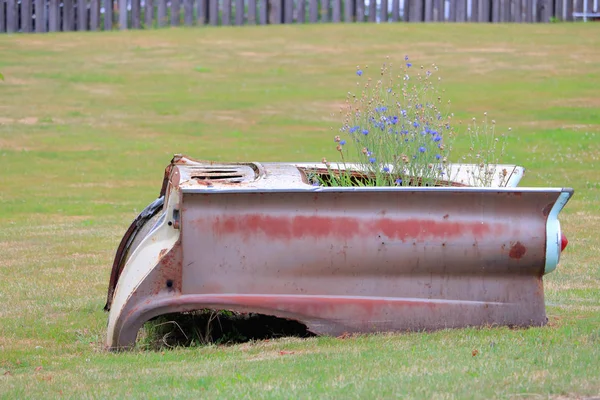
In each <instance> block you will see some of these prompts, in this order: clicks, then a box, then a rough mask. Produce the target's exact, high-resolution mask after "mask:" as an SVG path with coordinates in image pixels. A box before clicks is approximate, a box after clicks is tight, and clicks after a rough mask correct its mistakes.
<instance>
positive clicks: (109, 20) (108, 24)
mask: <svg viewBox="0 0 600 400" xmlns="http://www.w3.org/2000/svg"><path fill="white" fill-rule="evenodd" d="M52 1H53V0H50V3H52ZM102 1H103V3H102V4H103V5H104V30H105V31H110V30H112V28H113V0H102Z"/></svg>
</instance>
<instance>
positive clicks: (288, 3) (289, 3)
mask: <svg viewBox="0 0 600 400" xmlns="http://www.w3.org/2000/svg"><path fill="white" fill-rule="evenodd" d="M283 22H284V23H286V24H291V23H292V22H294V0H283Z"/></svg>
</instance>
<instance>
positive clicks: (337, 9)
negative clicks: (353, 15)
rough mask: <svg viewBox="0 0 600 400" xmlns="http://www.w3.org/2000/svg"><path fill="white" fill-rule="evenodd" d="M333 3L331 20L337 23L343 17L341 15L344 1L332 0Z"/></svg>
mask: <svg viewBox="0 0 600 400" xmlns="http://www.w3.org/2000/svg"><path fill="white" fill-rule="evenodd" d="M331 1H332V4H331V22H334V23H337V22H340V21H341V19H342V17H341V7H342V2H341V0H331Z"/></svg>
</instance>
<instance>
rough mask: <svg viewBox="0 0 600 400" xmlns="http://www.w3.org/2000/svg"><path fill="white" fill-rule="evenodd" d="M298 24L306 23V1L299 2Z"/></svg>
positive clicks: (299, 0)
mask: <svg viewBox="0 0 600 400" xmlns="http://www.w3.org/2000/svg"><path fill="white" fill-rule="evenodd" d="M296 22H297V23H299V24H303V23H304V22H306V0H298V12H297V13H296Z"/></svg>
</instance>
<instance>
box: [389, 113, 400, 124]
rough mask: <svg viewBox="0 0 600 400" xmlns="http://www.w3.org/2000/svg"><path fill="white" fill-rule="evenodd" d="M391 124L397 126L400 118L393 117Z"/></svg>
mask: <svg viewBox="0 0 600 400" xmlns="http://www.w3.org/2000/svg"><path fill="white" fill-rule="evenodd" d="M390 122H391V123H392V124H394V125H396V124H397V123H398V117H397V116H395V115H394V116H393V117H392V119H391V120H390Z"/></svg>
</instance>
